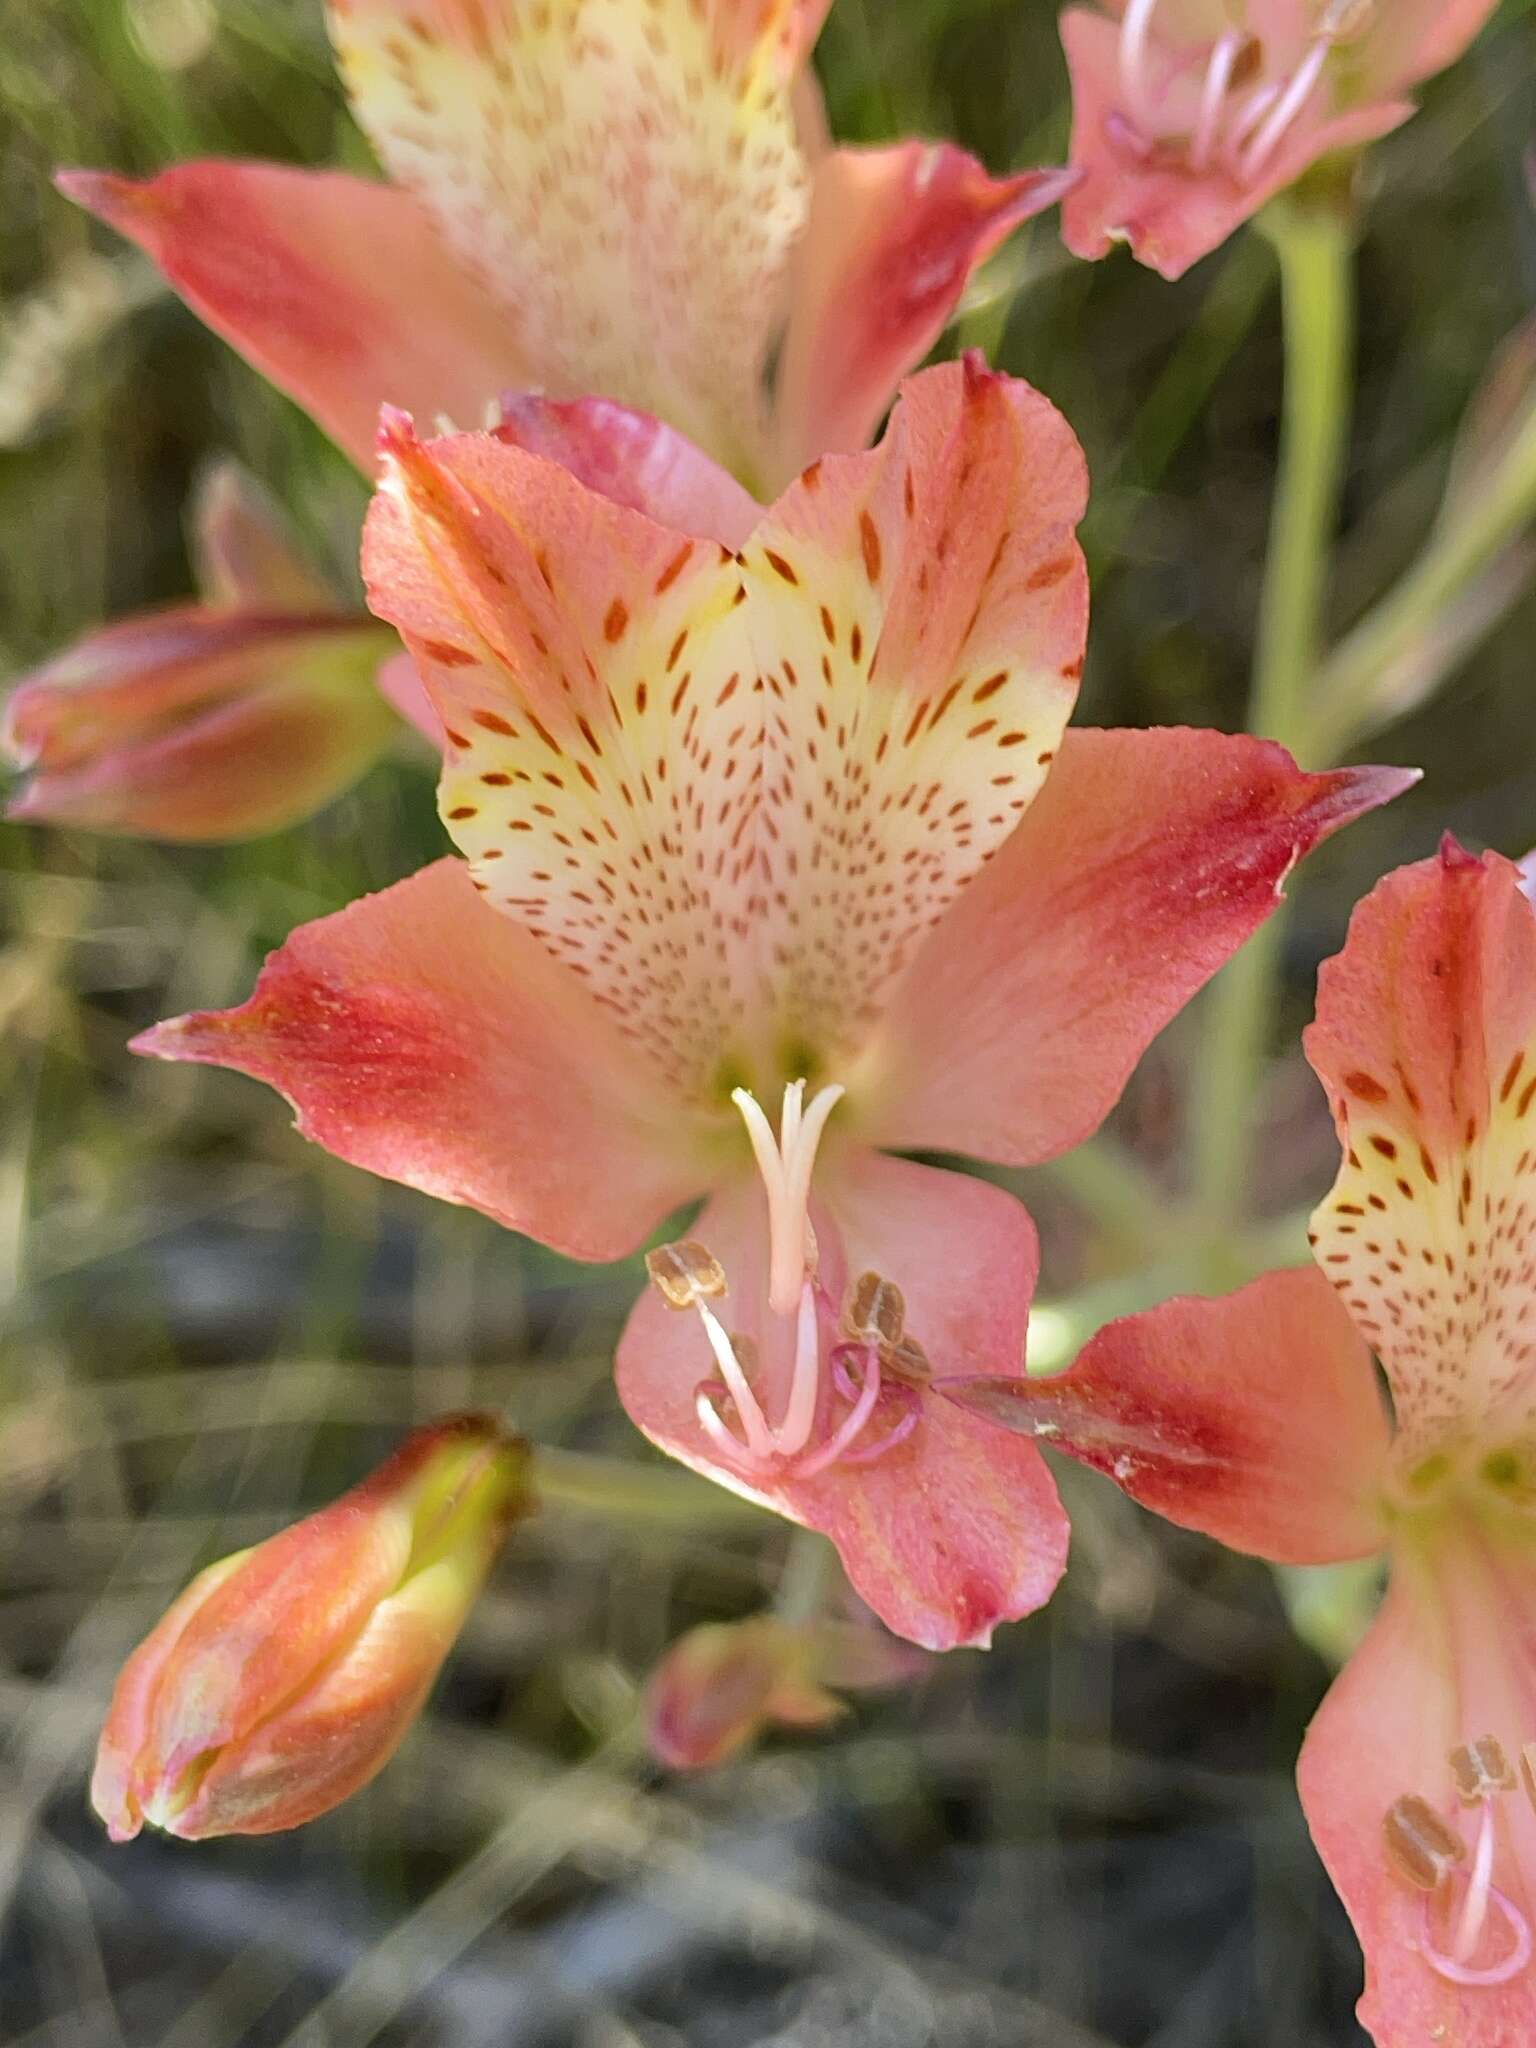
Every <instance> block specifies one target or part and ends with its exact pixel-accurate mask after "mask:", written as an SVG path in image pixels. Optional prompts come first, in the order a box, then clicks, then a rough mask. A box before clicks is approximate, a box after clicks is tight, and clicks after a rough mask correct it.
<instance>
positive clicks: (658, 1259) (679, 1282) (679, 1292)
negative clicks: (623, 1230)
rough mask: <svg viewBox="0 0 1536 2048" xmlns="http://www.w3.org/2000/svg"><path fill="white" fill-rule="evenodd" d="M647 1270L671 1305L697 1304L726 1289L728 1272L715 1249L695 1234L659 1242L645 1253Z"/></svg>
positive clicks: (682, 1306)
mask: <svg viewBox="0 0 1536 2048" xmlns="http://www.w3.org/2000/svg"><path fill="white" fill-rule="evenodd" d="M645 1270H646V1271H647V1273H649V1274H650V1276H651V1278H652V1280H654V1281H655V1283H656V1286H657V1288H658V1289H659V1290H660V1293H661V1298H662V1300H663V1301H664V1302H665V1303H666V1304H667V1306H668V1308H693V1307H694V1306H695V1305H696V1304H697V1303H699V1302H701V1301H709V1300H711V1299H713V1298H714V1297H715V1296H717V1295H721V1294H724V1292H725V1272H724V1269H723V1268H722V1266H721V1264H720V1261H719V1260H718V1259H717V1258H716V1257H715V1255H714V1253H713V1252H710V1251H706V1250H705V1248H704V1246H703V1245H701V1244H699V1243H697V1242H696V1240H695V1239H693V1238H691V1237H684V1238H679V1240H678V1241H677V1243H676V1244H659V1245H658V1246H657V1247H656V1249H655V1251H653V1252H647V1253H646V1255H645Z"/></svg>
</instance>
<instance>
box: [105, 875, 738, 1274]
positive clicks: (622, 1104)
mask: <svg viewBox="0 0 1536 2048" xmlns="http://www.w3.org/2000/svg"><path fill="white" fill-rule="evenodd" d="M134 1049H135V1050H136V1051H139V1052H145V1053H149V1054H152V1055H154V1056H155V1057H157V1058H160V1059H171V1060H196V1061H199V1062H201V1063H203V1064H205V1065H210V1066H225V1067H233V1068H235V1069H236V1070H237V1071H238V1072H240V1073H244V1074H250V1075H253V1076H254V1077H255V1078H256V1079H257V1080H261V1081H265V1082H267V1083H268V1084H269V1085H270V1086H272V1087H274V1088H277V1089H278V1090H280V1091H281V1093H282V1094H283V1095H285V1096H286V1097H287V1099H288V1100H289V1102H290V1103H291V1104H292V1105H293V1107H294V1109H295V1111H296V1112H297V1121H298V1127H299V1129H300V1131H301V1132H302V1133H303V1134H304V1136H306V1137H308V1138H311V1139H313V1140H314V1141H315V1142H316V1143H317V1144H320V1145H324V1146H325V1147H326V1149H327V1150H328V1151H331V1152H334V1153H336V1154H337V1156H338V1157H339V1158H342V1159H346V1160H349V1161H350V1162H351V1163H352V1164H353V1165H356V1166H362V1167H366V1168H367V1169H368V1170H369V1171H370V1172H372V1173H378V1174H382V1175H384V1176H385V1177H386V1178H387V1179H390V1180H398V1181H403V1182H405V1184H406V1185H407V1186H409V1187H415V1188H420V1189H422V1190H423V1191H424V1192H425V1193H427V1194H430V1195H435V1196H437V1197H438V1198H439V1199H441V1200H444V1201H450V1202H463V1203H466V1204H467V1205H468V1206H470V1207H471V1208H476V1209H480V1210H482V1211H483V1212H484V1213H485V1214H487V1215H489V1216H493V1217H495V1219H496V1220H497V1221H498V1222H500V1223H504V1224H506V1225H507V1226H508V1227H509V1228H510V1229H514V1230H523V1231H526V1232H527V1233H528V1234H529V1235H530V1236H532V1237H536V1238H538V1239H540V1240H541V1241H542V1242H543V1243H546V1244H550V1245H553V1246H554V1247H555V1248H556V1249H557V1250H560V1251H563V1252H567V1253H569V1254H570V1255H571V1256H572V1257H574V1258H587V1259H611V1258H617V1257H619V1256H621V1255H622V1254H623V1253H625V1252H628V1251H631V1250H633V1249H634V1247H635V1246H636V1245H637V1244H639V1243H640V1242H641V1241H642V1240H643V1239H644V1238H645V1236H646V1235H647V1234H648V1233H649V1232H650V1231H651V1230H652V1229H654V1228H655V1226H656V1224H657V1223H658V1222H659V1221H660V1220H661V1218H662V1217H663V1216H664V1215H665V1214H666V1213H667V1212H668V1211H669V1210H670V1209H672V1208H674V1207H676V1206H677V1204H678V1203H679V1202H682V1201H684V1200H686V1199H687V1198H688V1197H689V1196H690V1195H693V1194H696V1193H697V1192H698V1191H699V1189H700V1186H701V1183H702V1181H703V1180H704V1179H705V1178H706V1177H707V1175H706V1173H705V1171H704V1170H702V1169H701V1168H700V1166H699V1165H698V1162H697V1157H696V1154H695V1152H694V1151H693V1150H692V1149H691V1147H690V1136H691V1126H690V1125H689V1124H688V1122H687V1119H686V1117H684V1116H682V1115H681V1114H680V1112H679V1110H678V1109H677V1107H676V1105H675V1104H674V1102H673V1101H672V1100H671V1099H670V1098H669V1097H668V1096H667V1095H666V1094H665V1092H664V1091H663V1090H662V1089H660V1088H659V1087H658V1086H657V1085H656V1084H655V1082H654V1081H647V1080H646V1079H645V1077H644V1076H643V1075H641V1074H639V1073H637V1072H636V1070H635V1065H634V1062H633V1061H632V1060H631V1059H630V1058H628V1057H627V1055H626V1053H625V1050H624V1047H623V1045H622V1042H621V1041H619V1040H618V1039H617V1037H616V1034H615V1033H614V1031H613V1029H612V1026H611V1025H610V1024H609V1022H608V1020H607V1019H606V1018H605V1017H604V1015H603V1013H602V1011H601V1010H600V1009H599V1008H598V1006H597V1005H596V1004H595V1003H594V1002H593V1001H592V1000H591V998H590V997H589V996H588V995H587V994H586V993H585V991H584V990H583V989H582V988H581V987H580V986H579V984H578V983H577V982H576V981H575V980H574V979H573V978H572V977H571V976H570V975H569V974H568V973H567V972H566V971H565V970H564V969H562V968H560V967H559V966H557V965H556V964H555V963H554V962H553V961H552V960H551V959H550V958H549V956H548V955H547V954H546V953H545V952H544V950H543V948H542V947H540V946H539V945H538V944H537V943H536V941H534V940H533V939H531V938H529V937H528V936H527V934H526V933H524V932H522V931H520V930H519V929H518V928H517V926H515V925H514V924H512V923H511V921H510V920H508V919H506V918H502V917H498V916H497V915H496V914H495V912H493V911H491V910H489V909H488V908H487V907H486V906H485V905H484V904H483V903H482V902H481V901H480V899H479V897H478V896H477V895H476V893H475V891H474V889H473V888H472V886H471V884H470V879H469V876H468V875H467V874H466V872H465V870H464V868H463V866H462V865H461V863H459V862H458V861H454V860H445V861H439V862H438V863H437V864H436V865H435V866H433V867H430V868H426V869H424V870H423V871H422V872H421V873H420V874H417V875H414V876H412V877H411V878H410V880H408V881H405V882H399V883H397V884H396V885H395V886H394V887H393V888H392V889H386V890H385V891H383V892H382V894H380V895H377V896H369V897H364V898H363V899H362V900H361V901H360V902H357V903H354V904H352V905H350V906H349V907H348V908H347V909H346V910H343V911H339V912H337V914H336V915H335V916H333V917H327V918H321V919H319V920H318V921H317V922H316V923H314V924H309V925H304V926H301V927H300V929H299V930H298V931H296V932H295V933H294V934H293V935H292V937H291V938H289V940H288V941H287V943H286V944H285V945H284V946H283V947H282V948H281V949H280V950H279V951H278V952H276V953H274V954H273V955H272V957H271V959H270V960H269V961H268V962H267V965H266V967H265V968H264V969H263V971H262V974H261V978H260V979H259V981H258V982H257V985H256V992H255V994H254V995H253V996H252V997H251V998H250V1000H249V1001H248V1002H247V1003H245V1004H244V1005H243V1006H242V1007H241V1008H239V1009H235V1010H224V1011H200V1012H194V1013H193V1014H192V1015H191V1016H188V1017H180V1018H175V1019H173V1020H172V1021H171V1022H169V1023H166V1024H160V1025H157V1026H156V1027H155V1028H154V1029H153V1030H152V1031H149V1032H146V1033H145V1034H143V1036H142V1037H140V1038H139V1039H137V1040H135V1042H134ZM595 1169H596V1170H595Z"/></svg>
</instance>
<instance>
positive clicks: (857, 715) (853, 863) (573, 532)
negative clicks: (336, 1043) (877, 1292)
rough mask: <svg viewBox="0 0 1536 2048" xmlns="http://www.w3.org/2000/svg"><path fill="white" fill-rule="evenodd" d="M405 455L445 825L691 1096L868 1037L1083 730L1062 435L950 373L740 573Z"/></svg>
mask: <svg viewBox="0 0 1536 2048" xmlns="http://www.w3.org/2000/svg"><path fill="white" fill-rule="evenodd" d="M388 452H389V465H388V474H387V480H386V485H385V488H384V490H383V491H382V492H381V494H380V497H379V498H378V500H377V501H376V503H375V507H374V510H373V513H372V514H371V515H370V519H369V526H368V534H367V539H366V544H365V550H364V562H365V573H366V575H367V578H368V582H369V587H370V597H371V602H372V603H373V606H374V608H375V610H376V611H377V612H379V614H380V615H381V616H382V617H385V618H388V619H389V620H390V621H391V623H393V624H395V625H396V626H398V627H399V628H400V630H401V632H402V633H403V634H404V635H405V637H406V640H407V642H408V643H409V645H410V647H411V649H412V652H413V653H414V655H415V656H416V659H417V661H418V664H419V665H420V668H421V672H422V676H423V679H424V681H425V683H426V685H427V687H428V690H429V691H430V692H431V694H432V696H433V697H434V700H435V701H436V703H437V705H438V709H439V711H440V712H441V714H442V716H443V719H444V722H445V725H446V727H447V729H448V737H449V746H450V755H449V764H448V768H447V771H446V774H445V778H444V782H443V788H442V798H441V801H442V809H443V815H444V817H445V819H446V821H447V823H448V826H449V829H450V831H451V832H453V834H454V836H455V838H456V839H457V840H458V843H459V844H460V846H461V847H463V849H464V851H465V852H466V854H467V855H468V856H469V858H470V860H471V862H472V864H473V866H474V869H475V878H476V881H477V883H478V884H479V885H480V886H481V887H482V888H483V889H484V890H485V891H486V893H487V894H488V896H489V899H490V900H491V901H492V902H494V903H496V904H498V905H499V906H500V907H502V908H504V909H506V910H507V911H509V912H510V913H511V914H512V915H514V916H515V917H517V918H518V919H519V920H520V921H521V922H522V923H524V924H525V925H527V926H528V928H529V929H531V930H533V931H534V932H536V933H537V934H538V935H539V936H540V937H541V938H542V939H543V940H544V942H545V943H546V944H547V945H548V946H549V947H550V949H551V950H552V951H553V952H554V953H555V955H556V957H557V958H559V959H561V960H562V961H564V962H566V963H567V964H568V965H569V966H570V967H571V968H572V970H573V972H576V973H577V974H579V975H580V976H581V977H582V978H583V979H584V980H586V982H587V983H588V986H589V987H590V988H591V989H592V991H593V993H594V994H595V995H596V996H597V997H598V999H599V1000H600V1001H602V1002H604V1003H605V1004H606V1005H607V1006H608V1007H609V1008H610V1009H611V1010H612V1011H613V1013H614V1014H615V1016H616V1017H617V1019H618V1020H619V1022H620V1024H621V1027H622V1028H623V1029H624V1030H625V1031H626V1032H628V1033H629V1035H630V1036H631V1037H632V1038H633V1039H634V1040H635V1041H636V1042H637V1043H639V1044H641V1045H643V1046H644V1047H645V1048H646V1049H647V1051H648V1052H649V1053H650V1055H651V1057H652V1058H653V1059H654V1060H656V1061H657V1062H658V1063H659V1064H660V1065H662V1066H663V1067H664V1068H665V1069H666V1071H667V1072H668V1074H669V1075H671V1076H672V1077H673V1078H674V1079H678V1080H686V1081H689V1082H691V1083H693V1084H694V1085H698V1084H701V1083H704V1082H707V1081H708V1080H709V1079H710V1078H711V1076H713V1075H714V1074H715V1073H716V1071H717V1070H718V1067H719V1063H720V1061H721V1059H722V1058H723V1057H724V1056H726V1055H727V1054H728V1053H730V1052H731V1051H733V1050H734V1051H735V1052H736V1053H737V1054H738V1055H741V1056H745V1057H749V1058H750V1057H752V1056H753V1055H755V1054H756V1053H759V1052H766V1053H768V1054H770V1056H771V1057H772V1058H773V1059H774V1062H775V1064H776V1063H777V1055H778V1048H777V1046H769V1045H767V1044H766V1043H765V1042H764V1041H766V1040H767V1039H769V1038H772V1037H774V1036H775V1035H777V1037H778V1038H779V1040H780V1042H782V1040H783V1038H784V1037H785V1036H787V1037H789V1038H791V1039H794V1038H797V1037H798V1038H804V1037H807V1036H809V1037H811V1038H813V1039H814V1040H815V1041H816V1042H817V1043H818V1044H820V1045H821V1046H822V1047H823V1049H824V1050H825V1051H826V1052H828V1053H829V1054H830V1053H831V1052H833V1051H836V1050H841V1049H843V1048H845V1047H846V1046H848V1045H850V1044H852V1043H855V1042H856V1041H857V1040H858V1038H859V1036H860V1035H861V1033H862V1032H864V1031H865V1030H866V1029H867V1027H868V1025H869V1022H870V1021H871V1019H872V1018H873V1017H874V1016H875V1015H876V1014H877V1013H878V1010H879V1006H880V1003H881V1001H882V999H883V997H884V996H885V995H886V994H887V993H888V991H889V988H890V986H891V984H892V982H893V980H894V979H895V977H896V976H897V974H898V973H899V971H900V968H901V966H902V964H903V961H904V959H905V958H906V956H907V955H908V953H909V952H910V951H911V949H912V947H913V946H914V945H915V943H916V942H917V940H918V939H920V938H921V936H922V934H923V933H924V932H925V931H926V929H927V928H928V926H929V925H930V924H931V923H932V922H933V920H934V919H935V918H936V917H937V916H938V915H939V914H940V913H941V912H942V911H943V909H944V908H945V907H946V906H947V904H948V903H949V902H950V901H951V900H952V899H953V897H954V896H955V894H956V893H957V892H958V891H959V890H960V889H961V888H962V887H963V886H964V885H965V883H966V882H967V881H968V880H969V879H970V877H971V876H972V875H974V874H975V872H976V871H977V869H979V868H980V867H981V866H982V865H983V863H984V862H985V860H986V859H987V857H988V855H989V854H990V853H991V852H992V851H993V850H994V849H995V848H996V847H997V846H998V845H999V844H1000V843H1001V841H1002V840H1003V839H1004V838H1005V837H1006V836H1007V834H1008V833H1009V831H1010V830H1011V829H1012V827H1013V825H1014V823H1015V822H1016V820H1017V819H1018V817H1019V816H1020V815H1021V813H1022V812H1023V811H1024V809H1025V807H1026V806H1027V804H1028V802H1029V800H1030V798H1031V797H1032V796H1033V794H1034V793H1035V791H1036V790H1037V789H1038V787H1039V785H1040V782H1041V780H1042V778H1043V776H1044V774H1045V769H1046V766H1047V765H1048V763H1049V761H1050V758H1051V755H1052V753H1053V752H1054V749H1055V747H1056V744H1057V741H1058V740H1059V738H1060V734H1061V729H1062V726H1063V724H1064V722H1065V720H1066V717H1067V714H1068V712H1069V711H1070V709H1071V704H1072V699H1073V696H1074V694H1075V690H1076V685H1077V677H1078V674H1079V671H1080V668H1081V663H1082V649H1083V638H1084V633H1085V629H1086V609H1087V594H1086V580H1085V574H1084V570H1083V564H1082V557H1081V554H1080V552H1079V550H1078V547H1077V543H1076V540H1075V538H1074V536H1073V527H1074V524H1075V521H1076V520H1077V518H1078V517H1079V516H1080V513H1081V510H1082V503H1083V496H1084V488H1085V485H1084V476H1083V468H1082V458H1081V453H1080V451H1079V449H1078V447H1077V443H1076V441H1075V440H1074V438H1073V436H1072V434H1071V431H1070V429H1068V428H1067V426H1066V425H1065V423H1064V422H1063V421H1062V420H1061V418H1060V415H1059V414H1057V413H1056V412H1055V411H1054V409H1053V408H1051V407H1050V406H1049V405H1048V404H1046V402H1045V401H1044V400H1043V399H1041V398H1040V397H1039V396H1038V395H1037V394H1036V393H1034V392H1032V391H1030V390H1029V388H1028V387H1027V386H1025V385H1022V384H1019V383H1017V382H1015V381H1014V380H1012V379H1009V378H1002V377H994V376H992V375H990V374H989V373H987V372H986V371H984V370H982V369H980V368H979V367H978V366H977V365H976V364H974V363H971V362H967V363H966V364H963V365H962V364H951V365H947V366H945V367H944V368H942V369H938V370H934V371H929V372H925V373H924V374H923V375H921V376H919V377H917V378H914V379H912V380H911V382H910V383H909V384H908V385H907V387H906V395H905V398H904V400H903V402H902V404H901V405H900V406H898V409H897V411H896V413H895V415H894V416H893V419H892V423H891V427H890V429H889V431H888V433H887V435H886V438H885V440H884V441H883V442H882V444H881V446H880V447H879V448H878V449H877V450H876V451H874V452H873V453H872V454H869V455H861V456H845V457H829V458H827V459H826V461H824V462H823V463H821V464H819V465H816V466H814V467H813V468H812V469H811V470H810V471H808V472H807V473H806V475H805V477H804V478H802V479H801V481H800V482H799V483H798V484H796V485H795V486H793V487H792V488H791V490H790V491H789V492H787V493H786V494H785V496H784V497H783V498H782V499H781V500H780V502H779V503H778V504H777V505H776V506H775V507H773V508H772V510H771V511H770V512H769V513H768V514H767V515H766V516H765V518H764V520H763V522H762V524H761V525H760V526H759V527H758V528H757V530H756V532H755V533H754V534H753V535H752V537H751V539H750V540H749V541H748V542H747V544H746V546H745V547H744V548H743V550H742V551H741V553H740V554H739V555H735V554H732V553H731V552H730V551H729V550H728V549H725V548H722V547H719V546H717V545H715V544H713V543H707V542H700V541H697V540H693V539H690V538H688V537H686V536H684V535H680V534H678V533H676V532H675V531H669V530H667V529H665V528H663V527H660V526H657V525H655V524H653V523H652V522H650V521H648V520H646V519H644V518H641V517H639V516H638V515H636V514H634V513H632V512H629V511H628V510H626V509H625V508H623V507H620V506H617V505H615V504H613V503H611V502H610V501H609V500H608V499H606V498H603V497H598V496H595V495H594V494H593V493H591V492H589V491H587V490H585V489H583V488H582V487H581V486H580V485H579V484H578V483H577V482H576V481H575V480H573V479H572V478H571V477H570V476H569V475H567V474H566V473H564V472H563V471H561V470H556V469H554V468H552V467H551V466H550V465H549V464H547V463H544V462H540V461H537V460H535V459H534V458H532V457H530V456H528V455H527V454H526V453H524V452H523V451H522V450H520V449H517V448H513V447H510V446H508V445H506V443H505V442H502V441H499V440H498V439H497V438H496V437H495V436H494V435H478V436H461V437H457V438H454V439H451V440H447V441H443V442H439V443H431V444H423V443H421V442H418V441H417V440H415V438H414V437H413V436H412V435H411V434H410V433H408V432H407V431H406V430H405V429H404V428H403V427H401V426H400V425H399V424H398V423H395V424H394V425H392V426H391V428H390V433H389V440H388ZM751 1032H756V1034H757V1042H756V1043H755V1044H754V1043H752V1042H750V1040H749V1037H748V1034H749V1033H751Z"/></svg>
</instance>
